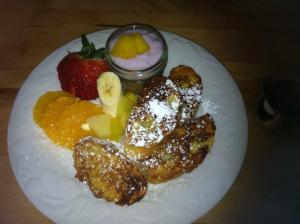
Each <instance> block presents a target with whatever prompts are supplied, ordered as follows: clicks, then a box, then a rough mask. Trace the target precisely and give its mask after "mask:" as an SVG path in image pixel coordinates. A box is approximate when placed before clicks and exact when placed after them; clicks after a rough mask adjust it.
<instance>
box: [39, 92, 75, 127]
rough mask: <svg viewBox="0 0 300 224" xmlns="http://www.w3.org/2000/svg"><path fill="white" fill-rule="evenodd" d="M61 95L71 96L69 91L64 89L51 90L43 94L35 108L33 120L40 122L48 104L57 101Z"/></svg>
mask: <svg viewBox="0 0 300 224" xmlns="http://www.w3.org/2000/svg"><path fill="white" fill-rule="evenodd" d="M60 96H68V97H71V95H70V94H69V93H67V92H64V91H50V92H47V93H45V94H44V95H42V96H41V97H40V98H39V99H38V101H37V102H36V104H35V106H34V108H33V120H34V121H35V122H36V123H39V122H40V120H41V119H42V117H43V114H44V111H45V110H46V107H47V106H48V104H49V103H51V102H53V101H55V100H56V99H57V98H58V97H60Z"/></svg>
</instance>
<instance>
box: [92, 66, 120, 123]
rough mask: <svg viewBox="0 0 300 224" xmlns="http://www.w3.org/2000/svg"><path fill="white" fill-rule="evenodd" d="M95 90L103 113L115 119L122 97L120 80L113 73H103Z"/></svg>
mask: <svg viewBox="0 0 300 224" xmlns="http://www.w3.org/2000/svg"><path fill="white" fill-rule="evenodd" d="M97 89H98V94H99V99H100V102H101V106H102V108H103V111H104V112H105V113H107V114H110V115H111V116H112V117H116V115H117V109H118V102H119V100H120V97H121V95H122V86H121V81H120V78H119V77H118V76H117V75H116V74H115V73H113V72H104V73H102V74H101V76H100V77H99V78H98V80H97Z"/></svg>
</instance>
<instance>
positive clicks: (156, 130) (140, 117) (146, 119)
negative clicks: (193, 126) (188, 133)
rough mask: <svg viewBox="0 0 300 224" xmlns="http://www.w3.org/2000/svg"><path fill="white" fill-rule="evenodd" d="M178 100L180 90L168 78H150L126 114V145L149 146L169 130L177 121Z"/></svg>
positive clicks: (173, 127) (129, 148)
mask: <svg viewBox="0 0 300 224" xmlns="http://www.w3.org/2000/svg"><path fill="white" fill-rule="evenodd" d="M181 101H182V98H181V94H180V93H179V91H178V89H177V87H176V86H175V85H174V84H173V82H172V81H171V80H169V79H167V78H165V77H155V78H153V79H152V80H150V81H149V82H148V83H147V84H146V85H145V87H144V89H143V91H142V93H141V96H140V97H139V98H138V101H137V104H136V106H134V107H133V109H132V111H131V113H130V115H129V118H128V123H127V128H126V130H125V138H124V142H123V143H124V144H125V145H126V148H127V149H128V150H131V149H132V148H136V149H137V151H139V149H140V148H141V149H142V148H149V147H151V145H155V144H157V143H159V142H160V141H161V140H162V139H163V138H164V136H167V135H168V134H170V133H171V132H172V131H173V130H174V129H175V128H176V126H177V123H178V121H179V118H180V116H179V115H180V114H179V113H180V106H181ZM127 146H128V147H127Z"/></svg>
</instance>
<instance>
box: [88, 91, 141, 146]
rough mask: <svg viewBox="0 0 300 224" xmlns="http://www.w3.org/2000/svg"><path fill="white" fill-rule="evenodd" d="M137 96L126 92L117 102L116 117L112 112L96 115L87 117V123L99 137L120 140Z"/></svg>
mask: <svg viewBox="0 0 300 224" xmlns="http://www.w3.org/2000/svg"><path fill="white" fill-rule="evenodd" d="M136 100H137V96H136V95H135V94H134V93H131V92H126V93H125V94H124V95H122V96H121V98H120V100H119V101H118V103H117V113H116V117H112V116H111V115H110V114H100V115H95V116H92V117H90V118H88V119H87V124H88V125H89V128H91V129H92V130H93V131H94V132H95V134H96V135H97V137H99V138H105V139H107V138H108V139H110V140H113V141H120V139H121V137H122V135H123V134H124V131H125V126H126V123H127V120H128V117H129V114H130V111H131V109H132V107H133V106H134V105H135V104H136Z"/></svg>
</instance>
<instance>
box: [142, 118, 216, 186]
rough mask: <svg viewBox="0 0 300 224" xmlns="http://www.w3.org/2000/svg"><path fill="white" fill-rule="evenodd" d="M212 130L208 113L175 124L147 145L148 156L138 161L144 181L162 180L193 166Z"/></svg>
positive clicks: (205, 150) (210, 140) (207, 146)
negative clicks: (144, 175) (152, 144)
mask: <svg viewBox="0 0 300 224" xmlns="http://www.w3.org/2000/svg"><path fill="white" fill-rule="evenodd" d="M215 130H216V127H215V124H214V120H213V118H212V117H211V116H210V115H209V114H205V115H204V116H201V117H198V118H196V119H195V120H193V121H190V122H187V123H185V124H183V125H181V126H179V127H177V128H176V129H175V130H174V131H173V132H172V133H171V134H170V135H168V136H167V137H166V138H164V139H163V141H162V142H161V143H160V144H159V145H156V146H155V147H152V148H151V150H152V152H153V154H152V155H151V156H150V157H148V158H146V159H143V160H140V161H139V163H140V164H141V167H142V169H143V172H144V173H145V174H146V177H147V180H148V182H150V183H161V182H165V181H168V180H170V179H173V178H175V177H177V176H180V175H182V174H183V173H185V172H191V171H192V170H193V169H195V168H196V167H197V166H198V165H199V164H200V163H202V161H203V159H204V158H205V157H206V154H207V153H208V152H209V150H210V149H211V147H212V145H213V142H214V135H215Z"/></svg>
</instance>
